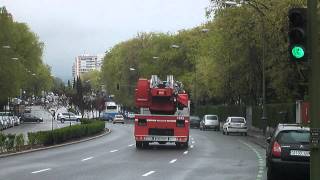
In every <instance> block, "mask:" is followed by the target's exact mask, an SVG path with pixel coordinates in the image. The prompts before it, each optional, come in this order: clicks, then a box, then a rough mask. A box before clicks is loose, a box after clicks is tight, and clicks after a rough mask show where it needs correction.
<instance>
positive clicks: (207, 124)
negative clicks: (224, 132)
mask: <svg viewBox="0 0 320 180" xmlns="http://www.w3.org/2000/svg"><path fill="white" fill-rule="evenodd" d="M206 129H214V130H215V131H218V130H220V123H219V119H218V116H217V115H211V114H208V115H204V116H203V119H202V121H201V122H200V130H204V131H205V130H206Z"/></svg>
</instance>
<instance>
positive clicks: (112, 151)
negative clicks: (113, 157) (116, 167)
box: [110, 149, 119, 153]
mask: <svg viewBox="0 0 320 180" xmlns="http://www.w3.org/2000/svg"><path fill="white" fill-rule="evenodd" d="M117 151H119V150H118V149H115V150H111V151H110V152H111V153H114V152H117Z"/></svg>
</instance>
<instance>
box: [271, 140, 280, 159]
mask: <svg viewBox="0 0 320 180" xmlns="http://www.w3.org/2000/svg"><path fill="white" fill-rule="evenodd" d="M272 155H273V157H278V158H279V157H281V146H280V144H279V143H278V142H277V141H275V142H274V143H273V146H272Z"/></svg>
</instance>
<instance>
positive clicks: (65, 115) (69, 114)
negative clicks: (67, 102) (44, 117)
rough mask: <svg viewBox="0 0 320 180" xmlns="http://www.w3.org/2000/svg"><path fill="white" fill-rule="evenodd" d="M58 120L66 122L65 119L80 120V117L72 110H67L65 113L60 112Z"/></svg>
mask: <svg viewBox="0 0 320 180" xmlns="http://www.w3.org/2000/svg"><path fill="white" fill-rule="evenodd" d="M57 120H60V121H61V123H64V122H65V121H77V122H78V121H80V117H79V116H76V115H75V114H74V113H72V112H65V113H58V115H57Z"/></svg>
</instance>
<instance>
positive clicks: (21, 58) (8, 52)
mask: <svg viewBox="0 0 320 180" xmlns="http://www.w3.org/2000/svg"><path fill="white" fill-rule="evenodd" d="M43 48H44V44H43V43H42V42H40V41H39V38H38V37H37V35H36V34H34V33H33V32H32V31H31V30H30V29H29V27H28V26H27V25H26V24H24V23H19V22H16V21H14V19H13V17H12V15H11V14H10V13H9V12H8V11H7V10H6V8H5V7H0V77H1V78H0V92H1V93H0V104H3V103H4V102H6V101H7V98H8V97H15V96H17V95H19V91H20V89H22V90H24V91H26V92H27V93H28V94H29V95H30V94H36V95H39V94H40V93H41V91H42V90H49V89H50V88H51V86H52V83H53V81H52V80H53V78H52V77H51V75H50V74H51V72H50V71H51V69H50V67H49V66H48V65H46V64H44V63H43V61H42V54H43Z"/></svg>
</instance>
